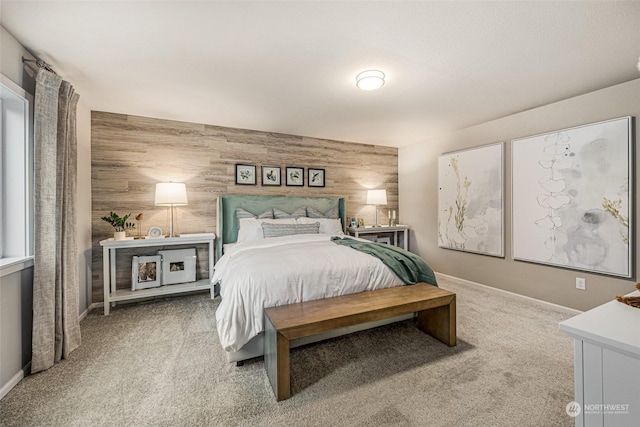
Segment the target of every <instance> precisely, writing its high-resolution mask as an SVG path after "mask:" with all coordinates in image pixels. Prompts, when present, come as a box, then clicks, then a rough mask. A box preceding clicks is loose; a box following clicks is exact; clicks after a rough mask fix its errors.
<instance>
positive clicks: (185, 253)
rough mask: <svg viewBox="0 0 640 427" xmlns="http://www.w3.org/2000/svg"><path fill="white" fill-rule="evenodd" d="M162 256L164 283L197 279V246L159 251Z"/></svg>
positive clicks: (172, 283)
mask: <svg viewBox="0 0 640 427" xmlns="http://www.w3.org/2000/svg"><path fill="white" fill-rule="evenodd" d="M158 255H160V257H161V258H162V285H175V284H176V283H190V282H195V281H196V264H197V256H196V249H195V248H187V249H172V250H165V251H158Z"/></svg>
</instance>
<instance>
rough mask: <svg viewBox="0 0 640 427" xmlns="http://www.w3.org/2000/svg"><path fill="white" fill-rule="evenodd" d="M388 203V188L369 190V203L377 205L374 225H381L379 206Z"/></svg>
mask: <svg viewBox="0 0 640 427" xmlns="http://www.w3.org/2000/svg"><path fill="white" fill-rule="evenodd" d="M386 204H387V190H367V205H375V207H376V222H375V223H374V225H373V226H374V227H380V224H379V223H378V206H380V205H386Z"/></svg>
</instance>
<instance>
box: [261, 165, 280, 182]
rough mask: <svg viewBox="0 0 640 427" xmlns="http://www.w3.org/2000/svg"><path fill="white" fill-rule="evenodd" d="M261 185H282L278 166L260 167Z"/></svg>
mask: <svg viewBox="0 0 640 427" xmlns="http://www.w3.org/2000/svg"><path fill="white" fill-rule="evenodd" d="M262 185H282V182H281V181H280V167H279V166H262Z"/></svg>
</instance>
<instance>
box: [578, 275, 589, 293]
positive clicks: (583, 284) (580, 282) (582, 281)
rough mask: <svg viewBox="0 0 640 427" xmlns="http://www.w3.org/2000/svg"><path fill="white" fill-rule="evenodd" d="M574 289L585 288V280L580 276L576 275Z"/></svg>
mask: <svg viewBox="0 0 640 427" xmlns="http://www.w3.org/2000/svg"><path fill="white" fill-rule="evenodd" d="M576 289H580V290H583V291H584V290H586V289H587V280H586V279H583V278H582V277H576Z"/></svg>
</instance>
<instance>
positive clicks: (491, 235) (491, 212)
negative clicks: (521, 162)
mask: <svg viewBox="0 0 640 427" xmlns="http://www.w3.org/2000/svg"><path fill="white" fill-rule="evenodd" d="M503 153H504V144H503V143H502V142H498V143H493V144H488V145H482V146H479V147H473V148H468V149H465V150H459V151H453V152H450V153H444V154H442V155H440V156H439V157H438V247H440V248H445V249H453V250H457V251H464V252H473V253H478V254H482V255H490V256H496V257H503V256H504V190H503V188H504V160H503V157H504V154H503Z"/></svg>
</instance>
